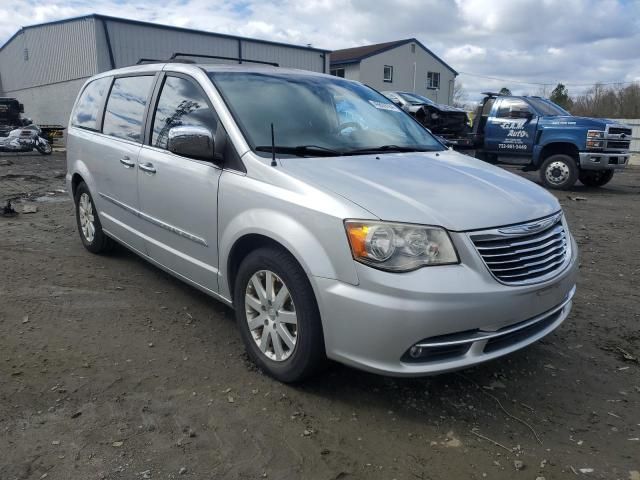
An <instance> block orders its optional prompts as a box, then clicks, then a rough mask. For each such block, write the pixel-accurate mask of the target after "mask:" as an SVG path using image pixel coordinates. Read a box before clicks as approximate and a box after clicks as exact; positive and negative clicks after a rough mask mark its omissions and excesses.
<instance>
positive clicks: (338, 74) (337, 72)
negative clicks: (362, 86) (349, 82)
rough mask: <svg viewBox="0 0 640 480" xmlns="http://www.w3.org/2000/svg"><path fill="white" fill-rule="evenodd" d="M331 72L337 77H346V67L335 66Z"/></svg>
mask: <svg viewBox="0 0 640 480" xmlns="http://www.w3.org/2000/svg"><path fill="white" fill-rule="evenodd" d="M330 73H331V75H333V76H335V77H340V78H344V68H334V69H332V70H331V72H330Z"/></svg>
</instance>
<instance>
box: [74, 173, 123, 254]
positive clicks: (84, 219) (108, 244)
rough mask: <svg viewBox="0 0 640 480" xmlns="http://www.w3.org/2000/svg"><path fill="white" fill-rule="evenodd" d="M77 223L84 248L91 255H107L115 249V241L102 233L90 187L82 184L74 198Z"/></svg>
mask: <svg viewBox="0 0 640 480" xmlns="http://www.w3.org/2000/svg"><path fill="white" fill-rule="evenodd" d="M74 201H75V205H76V223H77V225H78V232H79V233H80V239H81V240H82V244H83V245H84V247H85V248H86V249H87V250H89V251H90V252H91V253H107V252H109V251H111V249H112V248H113V245H114V243H113V240H112V239H111V238H109V237H107V235H105V233H104V232H103V231H102V224H101V223H100V218H99V217H98V211H97V210H96V206H95V204H94V203H93V198H92V197H91V192H89V187H87V184H86V183H84V182H80V184H79V185H78V188H77V189H76V194H75V196H74Z"/></svg>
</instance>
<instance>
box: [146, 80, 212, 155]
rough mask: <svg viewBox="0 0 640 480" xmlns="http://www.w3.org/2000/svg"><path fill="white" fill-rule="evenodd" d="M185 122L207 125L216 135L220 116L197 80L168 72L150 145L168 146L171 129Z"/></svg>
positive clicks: (185, 124) (190, 124)
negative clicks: (170, 74)
mask: <svg viewBox="0 0 640 480" xmlns="http://www.w3.org/2000/svg"><path fill="white" fill-rule="evenodd" d="M182 125H184V126H198V127H205V128H207V129H209V130H210V131H211V133H212V134H214V135H215V133H216V128H217V126H218V117H217V115H216V114H215V112H214V111H213V109H211V108H210V107H209V103H208V102H207V100H206V98H205V96H204V94H203V93H202V91H201V90H200V88H199V87H198V86H197V85H196V84H195V83H193V82H192V81H190V80H187V79H184V78H181V77H172V76H167V77H166V79H165V81H164V85H163V86H162V91H161V93H160V98H159V99H158V106H157V108H156V112H155V115H154V119H153V131H152V135H151V145H152V146H154V147H158V148H164V149H166V148H167V139H168V137H169V130H171V128H173V127H177V126H182Z"/></svg>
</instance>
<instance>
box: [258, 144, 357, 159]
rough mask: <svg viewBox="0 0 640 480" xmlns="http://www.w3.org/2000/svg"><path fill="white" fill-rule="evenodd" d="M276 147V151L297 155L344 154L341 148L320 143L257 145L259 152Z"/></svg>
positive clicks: (324, 155)
mask: <svg viewBox="0 0 640 480" xmlns="http://www.w3.org/2000/svg"><path fill="white" fill-rule="evenodd" d="M272 149H274V150H275V152H276V153H288V154H291V155H297V156H298V157H308V156H316V157H338V156H341V155H344V152H341V151H339V150H333V149H331V148H327V147H322V146H320V145H297V146H295V147H287V146H284V145H276V146H275V147H272V146H271V145H260V146H258V147H256V151H257V152H271V150H272Z"/></svg>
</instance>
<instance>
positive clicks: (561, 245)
mask: <svg viewBox="0 0 640 480" xmlns="http://www.w3.org/2000/svg"><path fill="white" fill-rule="evenodd" d="M470 237H471V240H472V241H473V244H474V245H475V247H476V249H477V250H478V252H479V253H480V255H481V256H482V259H483V260H484V263H485V264H486V265H487V267H488V268H489V271H490V272H491V273H492V274H493V276H494V277H496V278H497V279H498V280H500V281H501V282H502V283H506V284H509V285H526V284H529V283H537V282H542V281H545V280H548V279H550V278H552V277H554V276H555V275H557V274H558V273H559V272H560V271H561V270H563V269H564V267H565V266H566V265H567V263H568V261H569V258H570V257H571V251H570V241H569V236H568V233H567V232H566V231H565V229H564V226H563V224H562V214H560V213H558V214H555V215H553V216H551V217H547V218H543V219H541V220H536V221H534V222H529V223H524V224H521V225H513V226H509V227H501V228H496V229H492V230H486V231H482V232H473V233H471V234H470Z"/></svg>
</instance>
